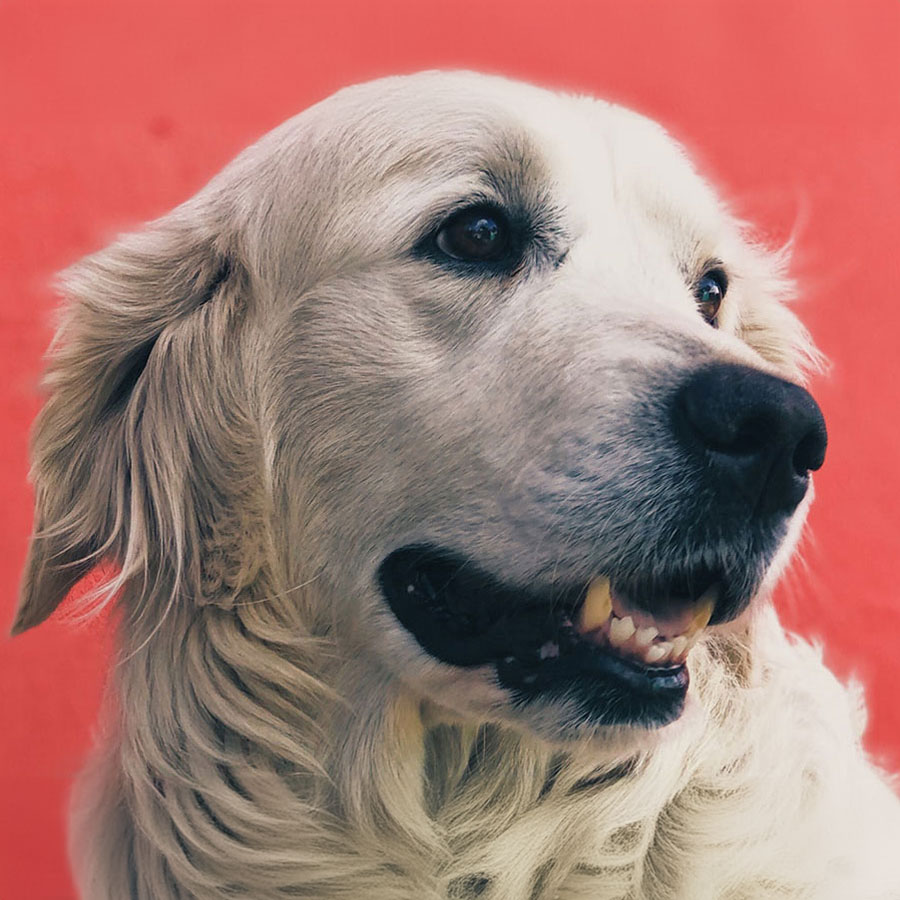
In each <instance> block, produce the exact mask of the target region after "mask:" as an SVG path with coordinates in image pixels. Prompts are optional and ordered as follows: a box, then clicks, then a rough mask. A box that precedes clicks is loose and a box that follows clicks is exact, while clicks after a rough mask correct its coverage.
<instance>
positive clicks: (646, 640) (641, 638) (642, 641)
mask: <svg viewBox="0 0 900 900" xmlns="http://www.w3.org/2000/svg"><path fill="white" fill-rule="evenodd" d="M658 634H659V632H658V631H657V630H656V629H655V628H654V627H653V626H652V625H648V626H647V627H646V628H638V630H637V631H636V632H635V635H634V640H635V643H637V645H638V647H648V646H649V645H650V642H651V641H652V640H653V638H655V637H656V636H657V635H658Z"/></svg>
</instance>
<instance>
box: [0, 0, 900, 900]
mask: <svg viewBox="0 0 900 900" xmlns="http://www.w3.org/2000/svg"><path fill="white" fill-rule="evenodd" d="M447 66H454V67H459V66H466V67H472V68H478V69H485V70H490V71H499V72H504V73H508V74H511V75H515V76H520V77H523V78H528V79H533V80H535V81H538V82H543V83H546V84H551V85H559V86H563V87H567V88H575V89H579V90H588V91H591V92H594V93H597V94H599V95H603V96H606V97H611V98H614V99H617V100H621V101H624V102H626V103H629V104H632V105H634V106H635V107H637V108H638V109H640V110H642V111H644V112H647V113H649V114H650V115H653V116H655V117H657V118H659V119H661V120H662V121H663V122H665V123H666V124H667V125H668V126H670V128H671V129H672V130H673V131H674V132H675V134H677V135H678V136H680V137H682V138H683V139H684V140H686V142H687V143H688V144H689V145H690V146H691V147H692V148H694V150H695V151H696V153H697V155H698V156H699V158H700V160H701V161H702V164H703V166H704V168H705V169H706V171H708V172H709V173H710V174H712V176H713V177H714V178H715V180H716V181H717V182H719V183H720V184H721V185H722V186H723V188H724V189H725V191H726V193H727V194H728V195H729V196H730V197H731V198H732V199H733V200H734V203H735V205H736V207H737V209H738V210H739V211H740V212H741V213H742V214H743V215H745V216H746V217H748V218H750V219H752V220H754V221H756V222H758V223H759V224H760V225H761V226H762V229H763V232H764V233H765V234H766V235H767V236H768V237H769V238H770V239H771V240H772V241H774V242H776V243H777V242H779V241H783V240H784V239H785V238H786V237H788V236H789V235H790V234H794V235H795V237H796V244H797V253H796V262H797V272H798V274H799V276H800V278H801V283H802V285H803V288H804V290H803V302H802V306H801V311H802V313H803V315H804V316H805V318H806V320H807V321H808V323H809V324H810V325H811V327H812V330H813V333H814V334H815V336H816V338H817V339H818V341H819V343H820V345H821V346H822V348H823V349H824V350H825V352H826V353H827V354H828V355H829V356H830V357H831V359H832V360H833V362H834V368H833V372H832V373H831V375H830V376H828V377H823V378H820V379H818V381H817V383H816V384H815V385H814V392H815V393H816V394H817V396H818V397H819V399H820V401H821V403H822V406H823V407H824V409H825V413H826V416H827V418H828V420H829V425H830V431H831V438H832V440H831V447H830V450H829V458H828V461H827V464H826V466H825V468H824V470H823V471H822V472H821V473H820V475H819V477H818V478H817V487H818V500H817V503H816V506H815V508H814V511H813V514H812V531H813V533H814V538H813V540H811V541H809V542H808V544H807V549H806V553H805V557H806V561H807V567H808V571H802V572H801V571H798V572H797V574H796V575H795V576H794V577H792V578H791V579H790V585H789V586H788V587H787V588H785V589H783V590H782V592H781V595H780V603H781V605H782V608H783V610H784V612H785V617H786V618H787V620H788V621H789V622H790V623H791V625H792V626H794V627H795V628H796V629H797V630H799V631H801V632H802V633H804V634H807V635H810V636H816V637H821V638H822V639H823V640H824V641H825V643H826V646H827V652H826V657H827V659H828V660H829V661H830V663H831V664H832V665H833V666H834V667H835V668H836V669H837V670H838V671H839V672H840V673H841V674H842V675H849V674H855V675H857V676H859V677H860V678H861V679H862V680H863V681H864V682H865V684H866V686H867V689H868V697H869V703H870V707H871V726H870V729H869V733H868V745H869V747H870V748H871V749H872V751H873V752H875V753H876V754H877V755H878V756H880V757H881V758H883V759H885V760H887V761H889V762H890V763H891V764H892V765H893V766H894V767H895V768H900V708H898V703H897V699H896V690H897V684H898V682H900V652H898V648H900V596H898V595H900V590H898V583H897V582H898V571H900V567H898V561H897V556H898V549H897V545H898V537H900V517H898V513H897V510H896V503H897V498H898V487H900V470H898V466H897V463H898V460H900V409H898V403H897V399H898V377H900V366H898V363H897V359H896V346H897V341H898V338H897V335H898V332H900V294H898V287H897V286H898V282H900V262H898V260H900V246H898V237H900V234H898V230H900V229H898V210H900V176H898V156H900V107H898V104H900V4H898V3H897V2H896V0H884V2H877V0H867V2H864V3H859V2H856V3H854V2H845V3H836V2H829V0H817V2H809V0H793V2H789V0H771V2H762V0H737V2H735V0H732V2H729V3H723V2H714V0H707V2H702V0H681V2H671V0H656V2H651V0H638V2H633V0H630V2H626V0H612V2H609V0H593V2H583V3H573V2H564V0H555V2H552V3H529V2H511V0H478V2H465V0H455V2H454V0H428V2H424V0H404V2H378V3H375V2H359V3H353V2H348V0H329V2H327V3H318V4H311V3H305V2H299V0H298V2H282V3H277V2H254V3H249V2H230V0H198V2H188V0H154V2H153V3H149V2H128V3H123V2H121V0H119V2H116V0H105V2H99V0H98V2H84V3H78V2H73V0H71V2H58V3H49V2H42V0H30V2H24V0H7V2H5V3H4V4H3V5H2V7H0V197H2V198H3V199H2V202H0V422H2V423H3V425H2V428H3V438H4V439H3V441H2V442H0V509H2V510H3V514H2V517H0V536H2V540H3V553H2V555H0V621H2V622H4V623H8V622H10V621H11V619H12V614H13V607H14V604H15V595H16V587H17V580H18V574H19V570H20V568H21V564H22V560H23V557H24V554H25V546H26V536H27V534H28V530H29V527H30V524H31V509H30V494H29V490H28V488H27V486H26V471H27V462H26V433H27V429H28V425H29V422H30V421H31V419H32V418H33V416H34V414H35V412H36V411H37V408H38V399H37V395H36V392H35V383H36V377H37V373H38V371H39V360H40V356H41V353H42V351H43V349H44V347H45V346H46V343H47V341H48V338H49V336H50V321H51V318H50V313H51V310H52V308H53V303H54V301H53V295H52V292H51V290H50V288H49V282H50V279H51V276H52V275H53V273H54V272H55V271H57V270H59V269H60V268H61V267H63V266H65V265H66V264H67V263H69V262H71V261H73V260H75V259H76V258H77V257H79V256H80V255H82V254H84V253H86V252H88V251H90V250H93V249H96V248H98V247H99V246H101V245H103V244H104V243H106V242H107V241H108V240H109V239H110V238H112V237H113V236H114V235H115V234H116V233H117V232H119V231H120V230H123V229H127V228H131V227H133V226H135V225H137V224H138V223H140V222H142V221H143V220H145V219H147V218H149V217H152V216H156V215H158V214H160V213H163V212H165V211H166V210H167V209H169V208H170V207H171V206H173V205H174V204H176V203H177V202H178V201H180V200H182V199H184V198H186V197H187V196H189V195H190V194H191V193H193V192H194V191H195V190H196V189H197V188H199V187H200V186H201V185H202V184H203V183H204V181H205V180H206V179H207V178H208V177H209V176H210V175H212V174H213V173H214V172H215V171H216V170H218V169H219V168H220V167H221V166H222V165H223V164H224V163H226V162H227V161H228V160H229V159H230V158H231V157H232V156H233V155H234V154H235V153H236V152H237V151H238V150H239V149H240V148H241V147H243V146H244V145H245V144H247V143H248V142H250V141H251V140H252V139H254V138H255V137H256V136H257V135H259V134H261V133H262V132H264V131H266V130H268V129H269V128H271V127H272V126H274V125H276V124H277V123H278V122H280V121H281V120H282V119H284V118H286V117H287V116H288V115H291V114H293V113H295V112H297V111H298V110H300V109H302V108H303V107H305V106H307V105H308V104H309V103H311V102H312V101H314V100H316V99H319V98H320V97H323V96H324V95H327V94H329V93H331V92H332V91H333V90H334V89H336V88H338V87H340V86H341V85H344V84H347V83H351V82H355V81H360V80H364V79H367V78H370V77H372V76H376V75H381V74H386V73H389V72H403V71H410V70H415V69H420V68H433V67H447ZM107 659H108V635H107V633H106V631H105V629H104V627H103V625H102V623H99V624H97V625H94V626H91V627H89V628H87V629H76V628H73V627H72V626H70V625H67V624H65V623H61V622H59V621H52V622H50V623H48V624H45V625H43V626H42V627H40V628H38V629H36V630H35V631H33V632H31V633H28V634H26V635H24V636H22V637H20V638H17V639H16V640H14V641H9V640H6V639H2V638H0V685H2V688H0V898H3V900H18V898H27V900H41V898H53V900H62V898H69V897H71V896H72V893H71V890H72V889H71V886H70V882H69V876H68V874H67V868H66V862H65V855H64V827H63V815H64V813H63V810H64V804H65V797H66V794H67V791H68V788H69V785H70V783H71V779H72V777H73V775H74V773H75V772H76V771H77V770H78V768H79V765H80V761H81V759H82V757H83V755H84V752H85V749H86V747H87V746H88V741H89V735H90V729H91V723H92V720H93V718H94V715H95V711H96V707H97V703H98V699H99V695H100V690H101V684H102V681H103V676H104V672H105V669H106V665H107Z"/></svg>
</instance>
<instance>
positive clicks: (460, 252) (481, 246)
mask: <svg viewBox="0 0 900 900" xmlns="http://www.w3.org/2000/svg"><path fill="white" fill-rule="evenodd" d="M434 242H435V245H436V246H437V248H438V250H440V251H441V253H444V254H446V255H447V256H451V257H453V259H460V260H463V261H465V262H496V261H497V260H500V259H503V257H504V256H505V255H506V252H507V250H508V249H509V223H508V222H507V220H506V217H505V216H504V215H503V213H502V212H501V211H500V210H499V209H497V208H496V207H492V206H472V207H469V208H468V209H463V210H460V211H459V212H457V213H454V214H453V215H452V216H450V218H449V219H447V221H446V222H444V224H443V225H442V226H441V228H440V231H438V233H437V235H436V236H435V239H434Z"/></svg>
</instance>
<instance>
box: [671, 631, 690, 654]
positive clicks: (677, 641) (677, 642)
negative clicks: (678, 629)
mask: <svg viewBox="0 0 900 900" xmlns="http://www.w3.org/2000/svg"><path fill="white" fill-rule="evenodd" d="M687 645H688V639H687V638H686V637H685V636H684V635H683V634H679V635H678V637H677V638H672V656H674V657H676V658H677V657H679V656H681V654H682V653H684V651H685V649H687Z"/></svg>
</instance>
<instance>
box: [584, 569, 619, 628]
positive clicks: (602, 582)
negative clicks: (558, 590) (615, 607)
mask: <svg viewBox="0 0 900 900" xmlns="http://www.w3.org/2000/svg"><path fill="white" fill-rule="evenodd" d="M610 612H612V595H611V594H610V586H609V579H608V578H606V577H605V576H600V577H599V578H595V579H594V580H593V581H592V582H591V586H590V587H589V588H588V592H587V596H586V597H585V598H584V603H583V604H582V606H581V618H580V619H579V626H580V630H581V631H593V630H594V629H595V628H599V627H600V626H601V625H604V624H605V623H606V620H607V619H608V618H609V614H610Z"/></svg>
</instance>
